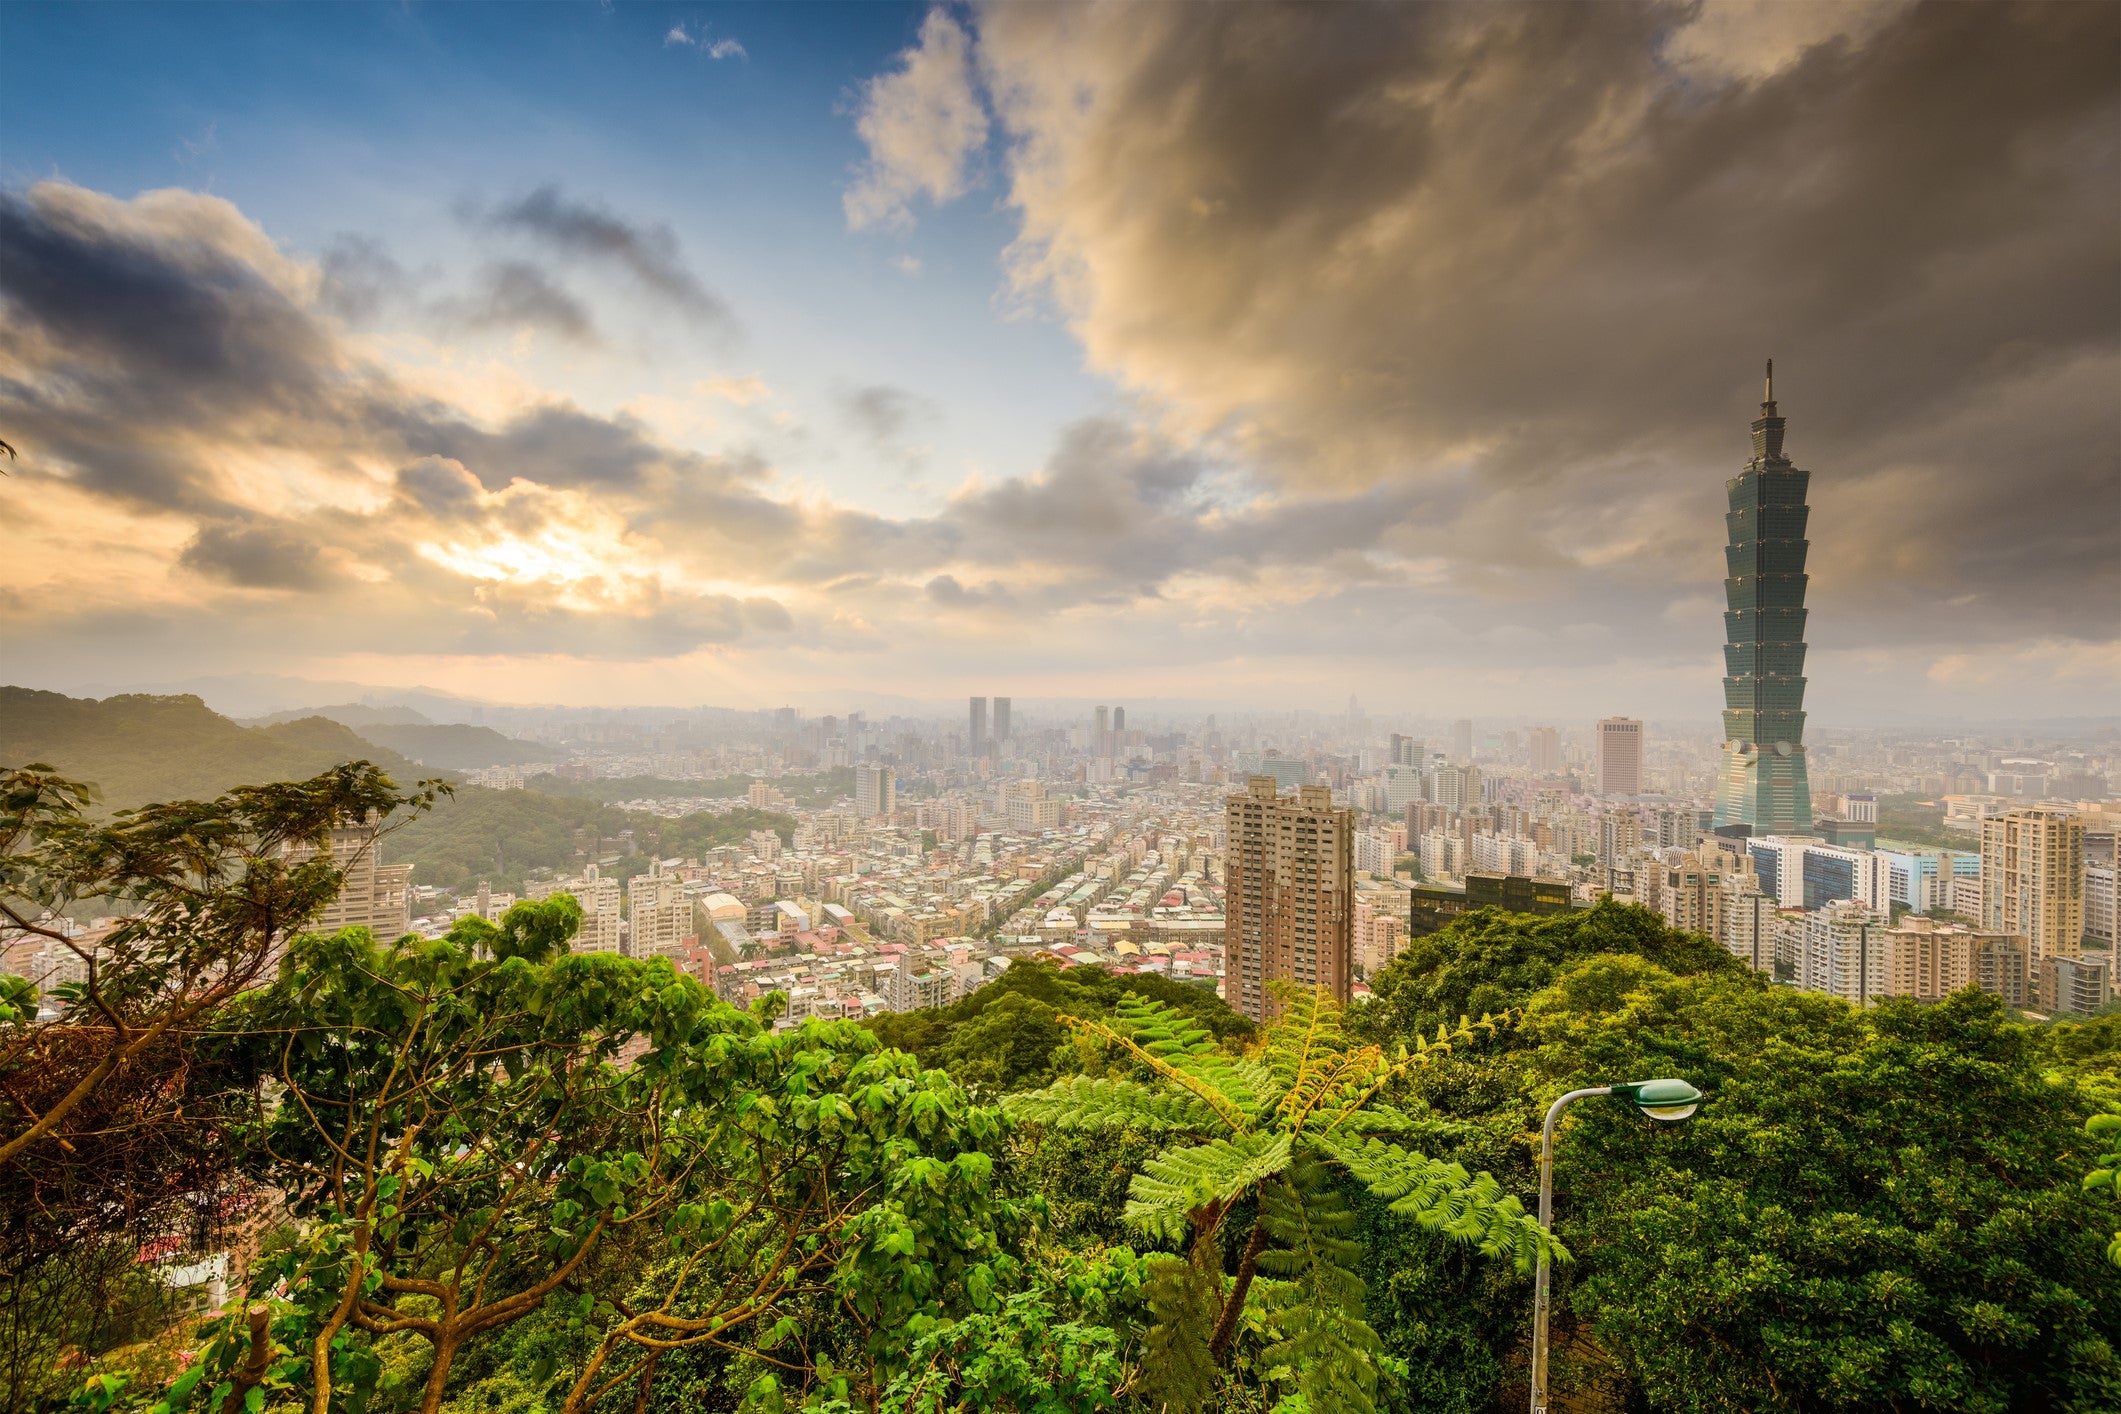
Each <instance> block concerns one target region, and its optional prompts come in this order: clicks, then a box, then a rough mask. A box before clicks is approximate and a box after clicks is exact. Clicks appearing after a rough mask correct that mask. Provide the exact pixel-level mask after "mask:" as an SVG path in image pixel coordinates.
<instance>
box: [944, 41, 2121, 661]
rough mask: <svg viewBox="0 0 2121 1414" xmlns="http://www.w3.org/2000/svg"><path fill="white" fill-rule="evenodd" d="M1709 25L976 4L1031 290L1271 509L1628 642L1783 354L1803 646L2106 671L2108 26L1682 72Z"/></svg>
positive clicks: (2113, 153)
mask: <svg viewBox="0 0 2121 1414" xmlns="http://www.w3.org/2000/svg"><path fill="white" fill-rule="evenodd" d="M1712 8H1713V7H1712ZM1775 9H1776V7H1772V6H1770V7H1762V8H1761V9H1759V10H1758V11H1757V12H1755V15H1754V18H1755V19H1756V20H1758V21H1759V22H1760V23H1763V24H1772V23H1775V22H1777V21H1778V19H1779V17H1778V16H1777V15H1776V14H1775V13H1774V11H1775ZM1722 13H1723V12H1721V11H1717V12H1716V13H1715V14H1714V15H1711V14H1710V13H1709V12H1708V11H1701V10H1697V8H1696V7H1690V6H1684V5H1676V4H1647V3H1643V4H1626V3H1608V4H1600V5H1587V6H1564V5H1551V4H1533V5H1502V4H1497V5H1478V6H1472V5H1464V6H1437V5H1428V6H1405V5H1358V4H1349V5H1336V6H1294V7H1291V6H1272V5H1246V6H1162V7H1153V8H1147V9H1145V8H1143V7H1138V6H1090V7H1062V6H1036V7H1027V6H997V7H992V8H989V9H987V10H985V11H983V12H982V13H981V16H980V22H979V41H978V47H979V53H980V64H981V66H982V70H983V73H984V74H985V76H986V79H987V85H986V86H987V89H988V91H989V92H991V93H992V94H994V95H997V103H998V116H999V117H1000V118H1001V120H1002V121H1003V123H1004V126H1005V127H1006V128H1007V130H1008V133H1009V136H1010V139H1011V144H1010V147H1009V151H1010V152H1011V153H1012V154H1013V162H1014V167H1013V185H1012V192H1011V200H1012V202H1013V204H1014V206H1015V208H1016V210H1017V212H1018V215H1019V218H1020V220H1021V222H1022V232H1021V239H1020V241H1019V243H1018V246H1017V248H1016V251H1015V259H1016V265H1015V269H1016V271H1017V276H1018V279H1019V282H1020V287H1021V288H1022V289H1024V290H1027V291H1030V290H1037V291H1043V292H1045V293H1047V294H1049V295H1050V296H1051V297H1052V298H1053V299H1054V300H1056V301H1057V303H1058V304H1059V307H1060V308H1061V310H1062V311H1063V313H1064V314H1065V315H1066V317H1068V318H1069V320H1070V321H1071V323H1072V324H1073V327H1074V328H1075V329H1076V330H1077V332H1078V333H1079V334H1080V335H1081V337H1082V338H1083V340H1084V343H1085V346H1086V349H1087V351H1088V353H1089V356H1090V358H1091V360H1092V361H1093V363H1094V364H1095V365H1097V366H1099V367H1101V368H1103V369H1105V370H1107V371H1109V372H1111V373H1113V374H1114V375H1116V376H1117V377H1119V378H1120V379H1121V380H1122V381H1123V382H1125V383H1126V384H1127V385H1129V386H1130V387H1132V388H1133V389H1135V390H1136V391H1138V392H1139V393H1140V394H1142V395H1143V396H1144V397H1145V398H1146V399H1147V400H1148V401H1149V402H1150V403H1151V405H1152V406H1154V407H1156V408H1158V409H1159V410H1160V411H1161V412H1162V413H1164V414H1165V415H1167V416H1171V417H1175V418H1177V419H1179V420H1180V421H1181V422H1182V423H1183V424H1184V425H1185V426H1188V427H1190V428H1191V429H1193V430H1194V431H1196V432H1198V433H1201V434H1204V435H1208V436H1211V437H1213V438H1215V439H1217V440H1219V441H1221V442H1222V443H1223V444H1224V445H1226V446H1227V447H1229V448H1232V449H1234V451H1235V452H1236V453H1237V454H1238V455H1240V456H1242V457H1243V458H1245V459H1247V460H1248V461H1249V462H1250V463H1251V464H1252V465H1255V466H1257V467H1258V468H1259V469H1260V470H1261V471H1263V472H1264V473H1265V474H1266V475H1268V476H1269V477H1271V478H1273V479H1274V480H1275V481H1277V482H1279V483H1280V484H1281V485H1282V486H1284V487H1287V488H1290V489H1291V490H1293V491H1296V492H1299V493H1300V494H1305V495H1309V496H1312V497H1319V496H1320V494H1321V493H1327V492H1330V491H1331V489H1332V488H1336V487H1338V488H1354V487H1361V486H1365V485H1379V484H1381V485H1386V486H1395V485H1417V486H1421V487H1423V488H1425V489H1424V490H1423V491H1422V492H1421V495H1422V497H1423V502H1422V505H1423V514H1422V515H1421V516H1420V517H1419V518H1418V519H1415V520H1412V521H1410V522H1408V523H1406V524H1403V525H1402V526H1401V527H1400V530H1399V531H1398V532H1396V534H1395V541H1394V543H1395V544H1396V546H1397V548H1398V549H1399V550H1401V551H1402V552H1403V553H1407V554H1412V555H1434V556H1440V557H1443V558H1444V559H1445V560H1446V561H1448V562H1449V564H1450V566H1451V571H1450V572H1451V578H1452V582H1453V583H1456V584H1458V585H1460V586H1461V587H1466V588H1477V589H1480V590H1481V591H1482V592H1483V593H1490V594H1491V595H1492V594H1494V593H1516V594H1520V595H1522V594H1528V593H1529V594H1531V595H1534V596H1537V595H1539V594H1548V595H1558V594H1562V593H1573V594H1576V595H1577V596H1579V597H1576V598H1574V599H1573V600H1572V602H1574V603H1576V604H1577V605H1579V606H1581V607H1583V608H1585V609H1586V610H1587V611H1592V612H1596V613H1598V614H1599V615H1600V616H1601V617H1607V616H1614V617H1613V618H1612V619H1611V621H1614V622H1619V620H1618V618H1617V616H1618V615H1619V614H1620V613H1621V612H1622V609H1623V606H1624V604H1626V603H1627V602H1628V600H1629V599H1630V598H1631V597H1632V596H1631V594H1630V593H1629V592H1628V591H1627V586H1630V585H1644V584H1650V583H1656V582H1661V583H1663V584H1664V585H1666V586H1667V587H1669V586H1672V585H1676V584H1683V583H1694V584H1698V585H1700V586H1702V587H1703V588H1705V589H1707V590H1709V591H1710V592H1713V590H1714V587H1715V584H1716V581H1717V580H1718V579H1719V578H1720V577H1721V570H1720V567H1719V565H1718V561H1719V558H1720V557H1719V556H1718V555H1717V553H1716V551H1717V547H1718V545H1719V544H1720V539H1721V525H1720V521H1719V516H1720V511H1721V505H1720V501H1721V494H1720V493H1721V484H1720V483H1721V480H1722V478H1723V476H1725V475H1728V474H1729V473H1730V472H1732V471H1734V470H1735V469H1736V467H1737V465H1738V463H1739V462H1740V461H1742V459H1743V457H1744V455H1745V450H1746V449H1745V423H1746V421H1747V420H1748V419H1749V418H1750V417H1751V416H1753V415H1754V404H1755V403H1756V402H1757V399H1758V396H1759V395H1758V394H1757V393H1756V392H1754V391H1753V389H1755V388H1757V386H1758V377H1759V366H1760V360H1761V359H1762V358H1763V357H1766V356H1768V355H1774V356H1776V357H1777V359H1778V363H1779V366H1780V368H1781V369H1782V370H1783V371H1784V374H1785V377H1784V379H1783V380H1782V393H1783V411H1784V412H1785V413H1787V414H1788V415H1789V416H1790V418H1791V433H1790V438H1791V447H1792V450H1793V452H1794V453H1795V454H1796V456H1797V458H1798V460H1799V463H1800V464H1802V465H1806V466H1809V467H1812V468H1813V469H1814V470H1815V472H1816V475H1815V480H1814V482H1813V501H1814V505H1815V508H1816V509H1815V514H1814V517H1813V527H1814V529H1813V539H1814V544H1815V550H1814V555H1815V568H1816V569H1817V570H1818V571H1819V572H1820V577H1821V583H1822V587H1823V590H1824V592H1825V593H1826V595H1827V598H1826V600H1825V601H1824V602H1823V604H1822V605H1821V607H1822V608H1823V609H1824V610H1826V612H1825V613H1824V614H1821V615H1815V619H1825V620H1827V621H1829V622H1837V623H1838V625H1839V628H1838V630H1837V631H1838V632H1842V633H1846V634H1847V635H1848V639H1849V640H1850V641H1863V640H1866V639H1867V640H1869V641H1873V642H1877V641H1885V642H1898V641H1904V640H1905V639H1906V638H1908V637H1910V636H1911V637H1914V638H1917V639H1925V640H1929V641H1937V640H1939V639H1943V638H1949V637H1950V636H1952V635H1955V634H1957V635H1965V634H1968V633H1975V634H1981V635H1990V636H2015V637H2020V638H2022V637H2024V636H2026V635H2028V634H2054V633H2063V634H2072V635H2079V636H2083V637H2086V638H2091V639H2110V638H2111V636H2112V634H2113V620H2112V614H2111V604H2112V603H2113V601H2114V597H2115V594H2116V593H2117V592H2121V584H2117V581H2116V573H2117V571H2116V560H2117V557H2116V556H2115V555H2114V554H2113V541H2112V538H2111V534H2110V532H2109V533H2101V532H2100V531H2099V530H2096V529H2089V530H2086V529H2075V527H2082V526H2083V524H2084V522H2083V521H2082V520H2081V519H2080V513H2081V510H2082V508H2083V506H2084V505H2085V504H2086V498H2087V496H2093V497H2096V494H2097V492H2096V488H2097V487H2099V486H2100V485H2105V486H2107V487H2111V486H2112V485H2113V484H2114V482H2115V480H2116V478H2117V476H2121V470H2117V467H2116V454H2115V448H2116V446H2117V445H2121V443H2117V436H2116V434H2121V414H2117V413H2116V412H2115V408H2116V405H2117V402H2116V400H2115V399H2114V398H2113V397H2112V388H2113V386H2114V385H2115V383H2116V380H2117V378H2121V326H2117V318H2116V305H2115V298H2114V296H2115V292H2116V290H2117V289H2121V242H2117V241H2115V239H2114V236H2113V233H2114V231H2115V230H2116V229H2117V228H2121V168H2117V141H2116V133H2117V131H2121V65H2116V64H2115V63H2114V55H2115V54H2116V53H2117V52H2121V7H2115V6H2101V5H2079V4H2059V5H2038V4H2010V5H1986V4H1948V5H1921V6H1912V7H1908V8H1905V9H1902V10H1898V11H1889V10H1887V9H1883V8H1881V9H1878V10H1877V11H1876V12H1875V14H1874V16H1873V17H1872V19H1871V20H1870V21H1869V22H1867V23H1866V24H1865V25H1863V26H1861V27H1860V28H1861V32H1860V33H1856V34H1852V35H1849V36H1842V37H1825V39H1824V42H1822V43H1818V44H1815V45H1814V46H1812V47H1810V48H1808V49H1802V50H1801V51H1796V50H1793V51H1792V52H1791V54H1790V55H1789V56H1788V58H1787V61H1786V62H1783V61H1780V60H1778V61H1776V62H1775V63H1773V64H1764V65H1762V66H1761V67H1759V68H1757V69H1756V68H1748V67H1747V64H1748V63H1749V62H1750V61H1751V60H1753V59H1754V58H1756V57H1759V56H1756V55H1752V54H1749V53H1747V52H1746V50H1745V48H1744V46H1743V44H1739V45H1737V46H1736V47H1735V48H1734V49H1730V50H1729V52H1726V53H1725V54H1724V56H1723V57H1724V58H1725V59H1726V60H1729V61H1730V63H1731V66H1729V67H1725V68H1717V67H1715V66H1713V65H1711V66H1706V67H1703V66H1697V65H1690V64H1688V63H1686V62H1683V61H1681V60H1680V59H1678V58H1676V57H1675V55H1676V54H1677V52H1678V49H1677V47H1676V46H1675V45H1674V43H1673V41H1674V40H1675V37H1676V38H1680V39H1684V38H1686V36H1687V35H1688V34H1689V33H1690V31H1689V30H1688V27H1689V26H1690V25H1692V24H1695V23H1697V22H1705V21H1697V16H1706V17H1707V18H1717V17H1719V16H1720V15H1721V14H1722ZM1850 13H1853V12H1850ZM1731 33H1736V34H1738V37H1739V39H1740V40H1742V39H1743V38H1744V35H1743V26H1740V27H1739V29H1738V30H1736V31H1732V32H1731ZM1727 37H1728V36H1727ZM1945 426H1949V427H1951V428H1953V429H1954V430H1955V436H1954V437H1953V438H1951V439H1949V440H1947V439H1944V438H1941V437H1938V436H1934V435H1932V431H1933V429H1936V428H1939V427H1945ZM1054 510H1055V512H1056V513H1057V514H1060V515H1061V516H1062V517H1063V521H1062V524H1065V523H1066V520H1065V517H1066V516H1068V515H1069V514H1071V513H1073V512H1071V510H1070V508H1067V507H1055V508H1054ZM1321 513H1322V514H1324V515H1326V516H1327V518H1328V519H1330V518H1331V512H1321ZM1439 513H1440V514H1439ZM2043 524H2044V525H2046V526H2048V527H2050V529H2049V531H2048V532H2047V533H2041V532H2040V531H2039V530H2038V529H2037V527H2039V526H2041V525H2043ZM2003 527H2010V528H2011V529H2010V530H2009V532H2008V533H2002V531H2001V528H2003ZM1314 529H1316V528H1314ZM1911 537H1912V538H1922V539H1926V540H1928V541H1929V543H1927V544H1925V545H1923V546H1921V547H1920V553H1910V551H1909V547H1908V546H1907V545H1906V543H1905V541H1906V540H1907V539H1909V538H1911ZM1586 588H1588V590H1589V591H1590V592H1589V595H1588V597H1587V598H1586V597H1581V596H1582V592H1583V591H1584V590H1585V589H1586ZM1966 596H1972V598H1973V600H1974V601H1975V603H1974V605H1973V606H1972V607H1971V608H1970V609H1969V611H1968V612H1967V614H1966V615H1965V616H1964V617H1957V618H1949V619H1948V618H1946V617H1945V616H1942V615H1939V614H1938V613H1937V612H1936V608H1937V605H1938V604H1939V603H1940V602H1945V601H1950V600H1956V599H1959V598H1962V597H1966ZM1691 631H1692V630H1689V632H1691ZM1710 631H1711V632H1713V629H1711V630H1710ZM1631 632H1632V634H1633V636H1634V638H1635V641H1636V642H1637V643H1639V644H1644V645H1649V644H1650V643H1651V642H1652V640H1655V639H1658V638H1660V637H1661V638H1663V639H1664V640H1665V641H1666V642H1668V643H1669V644H1671V645H1672V648H1673V650H1674V651H1677V650H1678V648H1679V646H1680V640H1679V638H1678V637H1677V636H1676V635H1674V634H1663V633H1660V631H1659V630H1658V629H1657V628H1655V627H1654V626H1650V627H1642V626H1637V627H1635V628H1634V629H1632V630H1631Z"/></svg>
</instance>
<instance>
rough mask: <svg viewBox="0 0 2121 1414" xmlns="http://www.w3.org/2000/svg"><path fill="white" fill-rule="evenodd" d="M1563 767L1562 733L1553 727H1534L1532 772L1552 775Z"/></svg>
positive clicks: (1540, 774) (1536, 774) (1539, 774)
mask: <svg viewBox="0 0 2121 1414" xmlns="http://www.w3.org/2000/svg"><path fill="white" fill-rule="evenodd" d="M1560 769H1561V734H1560V733H1559V732H1556V731H1555V730H1554V729H1553V728H1552V727H1534V728H1532V774H1533V775H1535V776H1551V775H1553V774H1554V773H1555V772H1556V771H1559V770H1560Z"/></svg>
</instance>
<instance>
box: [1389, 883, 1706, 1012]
mask: <svg viewBox="0 0 2121 1414" xmlns="http://www.w3.org/2000/svg"><path fill="white" fill-rule="evenodd" d="M1606 953H1627V954H1631V955H1633V956H1635V957H1641V958H1647V959H1648V960H1650V961H1651V962H1654V963H1656V964H1657V965H1658V966H1660V967H1663V968H1666V969H1667V970H1669V971H1672V972H1675V973H1680V974H1682V975H1684V974H1689V973H1695V972H1729V971H1734V970H1736V969H1738V967H1739V966H1740V964H1739V963H1738V961H1737V960H1736V959H1735V958H1733V957H1732V956H1731V955H1730V954H1729V953H1727V952H1725V951H1724V950H1723V949H1722V948H1721V947H1718V946H1717V945H1716V944H1715V943H1713V942H1710V941H1709V940H1708V939H1707V938H1704V937H1702V936H1701V935H1700V934H1698V933H1682V932H1679V931H1678V930H1676V929H1674V928H1672V927H1670V926H1669V925H1667V924H1666V923H1665V921H1664V920H1663V919H1662V918H1659V917H1658V916H1657V915H1656V914H1654V913H1652V912H1650V911H1649V910H1648V909H1646V908H1643V907H1641V906H1640V905H1637V904H1622V903H1615V902H1614V901H1613V900H1612V899H1611V898H1606V899H1603V900H1601V901H1600V902H1599V903H1598V904H1597V905H1596V906H1595V907H1592V908H1587V909H1579V910H1576V911H1574V912H1570V913H1562V914H1556V915H1554V916H1552V917H1549V918H1530V917H1527V916H1525V915H1523V914H1514V913H1505V912H1503V911H1502V910H1501V909H1498V908H1481V909H1475V910H1474V911H1473V912H1471V913H1468V914H1465V915H1463V916H1462V917H1459V918H1456V919H1454V920H1452V922H1451V923H1450V925H1449V926H1448V927H1445V928H1443V929H1441V930H1439V931H1438V932H1435V933H1433V934H1430V935H1429V936H1427V937H1422V938H1416V939H1414V940H1412V941H1411V942H1409V943H1408V944H1407V946H1406V947H1405V949H1403V950H1402V951H1401V952H1400V954H1399V956H1398V957H1396V958H1394V959H1393V960H1392V961H1391V962H1390V963H1389V964H1388V965H1387V966H1385V967H1384V968H1383V969H1382V970H1381V971H1380V972H1379V973H1378V974H1377V975H1376V976H1375V977H1372V978H1371V979H1370V988H1371V992H1372V994H1373V997H1374V1000H1373V1001H1372V1003H1371V1004H1370V1006H1368V1007H1366V1008H1364V1009H1363V1010H1362V1012H1360V1013H1359V1016H1360V1018H1361V1024H1362V1025H1363V1026H1364V1027H1365V1028H1367V1029H1368V1030H1369V1031H1372V1032H1374V1033H1376V1034H1378V1035H1386V1036H1402V1037H1404V1036H1414V1035H1422V1034H1426V1033H1428V1032H1432V1031H1434V1030H1435V1029H1436V1028H1437V1027H1438V1026H1449V1025H1452V1024H1454V1023H1455V1022H1456V1021H1457V1020H1458V1018H1459V1017H1462V1016H1477V1015H1481V1014H1483V1013H1492V1012H1501V1011H1506V1010H1508V1009H1509V1008H1511V1007H1514V1006H1520V1005H1522V1004H1523V1003H1524V1001H1525V999H1526V998H1527V997H1530V996H1531V995H1532V994H1533V993H1534V992H1536V991H1538V990H1539V989H1540V988H1542V987H1544V986H1546V985H1548V984H1549V983H1551V982H1552V981H1553V980H1554V979H1555V978H1556V977H1557V976H1559V975H1560V974H1561V970H1562V969H1563V968H1564V967H1566V966H1568V965H1569V964H1570V963H1572V962H1574V961H1576V960H1578V959H1580V958H1586V957H1595V956H1598V955H1600V954H1606Z"/></svg>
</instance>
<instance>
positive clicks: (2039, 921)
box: [1981, 805, 2084, 976]
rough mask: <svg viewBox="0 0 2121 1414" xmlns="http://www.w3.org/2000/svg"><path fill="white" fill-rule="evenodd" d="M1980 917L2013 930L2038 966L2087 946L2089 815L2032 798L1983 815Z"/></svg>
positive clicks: (1991, 927)
mask: <svg viewBox="0 0 2121 1414" xmlns="http://www.w3.org/2000/svg"><path fill="white" fill-rule="evenodd" d="M1981 914H1982V917H1981V921H1982V925H1983V926H1984V927H1985V928H1986V929H1987V930H1988V931H1989V932H1991V933H2015V934H2017V935H2018V936H2019V937H2021V938H2024V939H2025V940H2026V942H2027V944H2028V945H2029V947H2030V949H2031V952H2032V962H2033V972H2034V975H2035V976H2038V975H2039V970H2040V961H2041V959H2043V958H2049V957H2075V956H2076V955H2077V954H2078V953H2079V952H2080V951H2081V950H2082V949H2083V947H2084V821H2083V820H2081V819H2080V818H2078V816H2077V815H2076V813H2075V812H2074V811H2070V810H2065V809H2057V808H2055V807H2052V806H2044V805H2036V806H2028V807H2026V808H2025V809H2022V810H2012V811H2009V812H2007V813H2005V814H2002V815H1994V816H1991V817H1989V818H1988V819H1986V820H1983V821H1982V822H1981Z"/></svg>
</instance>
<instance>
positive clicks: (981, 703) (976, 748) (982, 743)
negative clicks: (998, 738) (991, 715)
mask: <svg viewBox="0 0 2121 1414" xmlns="http://www.w3.org/2000/svg"><path fill="white" fill-rule="evenodd" d="M971 742H972V754H973V755H974V756H983V755H985V754H986V751H987V699H986V698H984V697H975V698H973V699H972V734H971Z"/></svg>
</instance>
